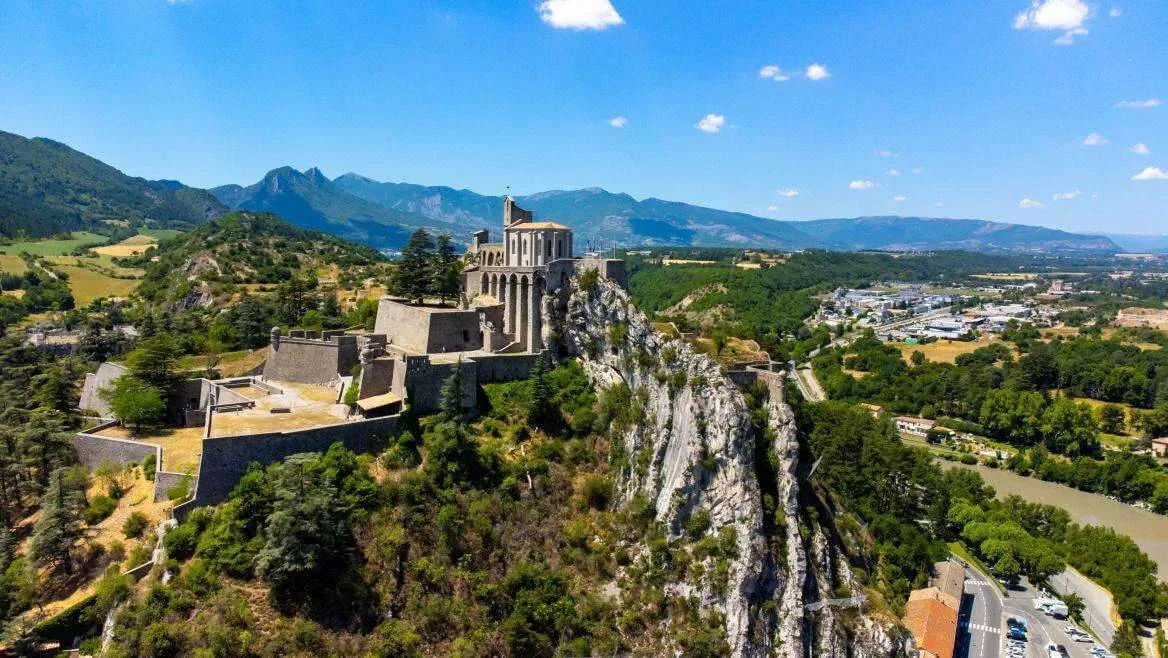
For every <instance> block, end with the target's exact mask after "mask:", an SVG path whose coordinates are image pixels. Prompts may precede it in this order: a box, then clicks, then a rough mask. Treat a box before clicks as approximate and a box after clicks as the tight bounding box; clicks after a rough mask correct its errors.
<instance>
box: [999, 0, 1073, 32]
mask: <svg viewBox="0 0 1168 658" xmlns="http://www.w3.org/2000/svg"><path fill="white" fill-rule="evenodd" d="M1090 15H1091V8H1090V7H1088V6H1087V3H1085V2H1083V0H1033V2H1031V3H1030V9H1029V10H1027V11H1023V12H1020V13H1019V14H1018V15H1017V16H1015V17H1014V29H1015V30H1026V29H1030V30H1073V29H1075V28H1077V27H1082V26H1083V21H1086V20H1087V18H1088V17H1089V16H1090Z"/></svg>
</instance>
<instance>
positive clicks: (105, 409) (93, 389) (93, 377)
mask: <svg viewBox="0 0 1168 658" xmlns="http://www.w3.org/2000/svg"><path fill="white" fill-rule="evenodd" d="M124 374H126V369H125V368H124V367H122V366H120V365H118V364H116V363H108V362H107V363H103V364H101V365H99V366H98V367H97V372H92V373H87V374H86V375H85V386H84V387H83V388H82V389H81V401H80V402H79V403H78V405H77V407H78V408H79V409H93V410H94V411H97V412H98V413H100V414H101V415H103V416H108V415H109V412H110V407H109V403H108V402H106V401H105V400H103V399H102V397H101V395H100V394H99V391H100V390H101V389H103V388H105V387H107V386H109V385H110V384H111V383H113V381H114V380H115V379H117V378H118V377H121V376H122V375H124Z"/></svg>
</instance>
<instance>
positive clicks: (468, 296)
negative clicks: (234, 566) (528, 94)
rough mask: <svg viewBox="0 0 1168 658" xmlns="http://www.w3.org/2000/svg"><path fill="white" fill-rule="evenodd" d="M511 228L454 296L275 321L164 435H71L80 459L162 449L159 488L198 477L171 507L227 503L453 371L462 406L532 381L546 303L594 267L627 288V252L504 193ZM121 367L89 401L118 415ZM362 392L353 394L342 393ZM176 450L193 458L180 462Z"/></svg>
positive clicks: (467, 260) (173, 406) (99, 381)
mask: <svg viewBox="0 0 1168 658" xmlns="http://www.w3.org/2000/svg"><path fill="white" fill-rule="evenodd" d="M502 238H503V239H502V241H501V242H490V235H489V232H488V231H487V230H485V229H484V230H479V231H476V232H474V234H473V237H472V240H471V243H470V244H469V245H468V248H467V252H466V254H465V256H464V260H463V264H464V267H463V271H462V280H461V291H460V295H459V299H458V302H457V304H455V305H442V304H434V303H421V304H416V303H408V302H406V301H404V300H401V299H395V298H392V297H388V296H387V297H383V298H381V299H380V300H379V302H378V309H377V317H376V321H375V324H374V328H373V331H371V332H367V331H356V330H336V331H317V330H311V329H290V330H289V331H287V332H286V333H285V332H283V331H282V330H281V329H280V328H279V327H273V328H272V331H271V347H270V349H269V352H268V355H267V358H266V360H265V361H264V362H263V364H262V365H260V366H258V367H257V368H255V369H254V370H252V371H251V373H250V374H249V375H247V376H244V377H237V378H233V379H218V380H211V379H206V378H196V379H190V380H187V381H185V382H183V383H182V384H181V385H180V386H179V387H178V388H177V389H176V391H174V392H173V393H172V394H171V396H170V399H169V400H168V404H167V406H168V416H169V418H168V422H169V423H170V424H171V425H173V426H175V428H174V429H173V431H172V433H171V434H170V435H169V436H167V437H165V438H160V439H158V440H156V441H149V442H142V441H136V440H133V439H132V438H131V437H129V436H128V433H127V432H126V431H125V428H123V427H121V426H120V424H119V423H117V422H116V421H112V420H111V421H108V422H105V423H102V424H100V425H97V426H96V427H92V428H90V429H87V430H86V431H84V432H81V433H79V434H78V435H77V436H76V438H75V439H74V443H75V445H76V446H77V450H78V454H79V456H80V458H81V461H82V462H83V463H85V464H86V465H89V466H91V467H94V466H96V465H97V464H98V463H100V462H102V461H110V460H112V461H115V462H119V463H124V464H128V463H141V462H142V461H143V460H144V459H145V458H146V456H147V455H155V458H156V460H157V462H156V463H157V464H158V474H159V475H158V479H157V480H156V485H155V497H156V498H158V497H159V496H160V495H162V493H163V492H165V491H166V487H168V486H172V485H173V484H174V483H175V482H178V481H181V480H182V478H184V477H185V478H187V479H189V480H190V481H191V482H192V488H191V494H192V497H191V499H190V500H188V501H185V502H182V503H180V504H179V505H177V506H176V507H175V515H176V516H180V517H181V516H183V515H185V514H186V513H187V512H188V511H189V510H190V509H191V508H193V507H194V506H198V505H206V504H214V503H217V502H220V501H222V500H224V499H225V498H226V496H227V495H228V494H229V493H230V491H231V488H232V487H233V486H234V484H235V482H236V481H238V479H239V477H241V476H242V475H243V473H244V472H245V471H246V468H247V465H248V464H249V463H250V462H253V461H254V462H260V463H263V464H266V463H271V462H274V461H279V460H282V459H283V458H284V457H286V456H288V455H291V454H295V453H298V452H308V451H315V450H323V449H326V448H327V447H328V446H329V445H330V444H331V443H333V442H335V441H340V442H342V443H344V444H345V445H346V446H347V447H349V448H350V449H353V450H357V451H365V450H369V449H372V446H373V443H374V442H375V438H376V437H384V436H391V435H393V434H396V432H397V426H398V419H399V417H400V414H401V412H402V411H403V409H404V407H405V405H407V404H408V405H409V406H410V407H411V408H412V409H416V410H419V411H423V412H425V411H433V410H435V409H437V407H438V404H439V401H440V398H441V389H442V386H443V384H444V383H445V382H446V381H447V380H448V379H449V378H450V376H451V375H452V374H453V373H454V371H455V370H456V369H457V370H459V371H460V373H461V375H462V377H461V379H462V386H463V391H462V392H463V404H464V406H465V407H467V408H468V409H471V408H473V407H474V406H475V404H476V401H477V397H478V388H479V385H480V384H483V383H488V382H504V381H513V380H518V379H524V378H526V377H528V376H529V374H530V372H531V369H532V367H533V366H534V364H535V361H536V360H537V359H544V358H547V356H546V351H547V350H546V348H547V346H548V345H549V343H550V339H551V337H552V334H553V331H552V328H551V327H550V326H549V322H548V318H549V317H551V306H552V303H553V300H555V299H556V298H557V297H564V296H565V295H567V293H568V289H569V286H570V282H571V280H572V278H573V277H576V276H579V275H581V274H583V273H585V272H588V271H595V272H597V274H598V276H600V277H603V278H606V279H609V280H611V281H613V282H614V283H617V284H619V285H621V286H623V285H624V281H625V269H624V261H623V260H618V259H606V258H603V257H602V256H600V255H595V254H589V255H585V256H576V255H575V252H574V245H573V237H572V230H571V229H570V228H568V227H567V226H564V225H562V224H558V223H556V222H552V221H536V220H535V218H534V217H533V214H532V213H531V212H530V211H527V210H524V209H522V208H520V207H519V206H518V205H516V204H515V201H514V199H512V198H511V197H507V198H506V199H505V200H504V203H503V236H502ZM124 373H125V369H124V368H123V367H122V366H120V365H118V364H114V363H105V364H102V366H101V367H100V368H98V370H97V372H95V373H91V374H89V375H87V376H86V381H85V387H84V389H83V392H82V398H81V407H82V408H84V409H90V410H92V411H94V412H96V413H97V414H98V415H100V416H109V413H110V410H109V405H108V403H107V402H106V401H105V400H104V399H102V397H101V396H100V395H99V394H98V393H99V391H100V390H101V389H103V388H105V387H107V386H109V385H110V383H111V382H112V381H113V380H115V379H117V378H118V377H120V376H122V375H123V374H124ZM354 389H355V390H356V404H355V405H353V406H350V405H348V404H345V403H344V400H345V399H346V395H347V394H348V395H349V398H350V401H351V400H352V397H353V396H352V393H351V391H353V390H354ZM168 453H173V454H176V455H177V454H187V453H189V454H194V455H196V456H197V457H196V459H195V460H194V462H195V463H183V464H180V463H175V462H176V459H177V458H171V456H170V454H168Z"/></svg>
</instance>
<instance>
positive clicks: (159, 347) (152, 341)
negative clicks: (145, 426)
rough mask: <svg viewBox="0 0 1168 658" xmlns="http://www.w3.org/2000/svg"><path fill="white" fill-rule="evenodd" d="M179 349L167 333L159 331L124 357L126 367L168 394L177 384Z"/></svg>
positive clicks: (163, 393) (131, 372) (132, 373)
mask: <svg viewBox="0 0 1168 658" xmlns="http://www.w3.org/2000/svg"><path fill="white" fill-rule="evenodd" d="M179 356H180V351H179V348H178V345H176V344H175V342H174V339H172V338H171V337H170V334H168V333H165V332H163V333H159V334H158V335H156V336H154V337H153V338H149V339H147V340H144V341H142V343H141V344H140V345H139V346H138V349H136V350H134V351H133V352H130V354H129V355H128V356H127V357H126V368H127V369H128V370H129V371H130V374H131V375H133V376H134V377H136V378H138V379H139V380H141V381H143V382H145V383H147V384H149V385H151V386H153V387H154V388H156V389H158V390H159V392H161V393H162V395H163V397H165V396H166V395H167V394H169V393H170V392H171V391H172V390H173V389H174V387H175V386H177V385H178V380H179V377H178V358H179Z"/></svg>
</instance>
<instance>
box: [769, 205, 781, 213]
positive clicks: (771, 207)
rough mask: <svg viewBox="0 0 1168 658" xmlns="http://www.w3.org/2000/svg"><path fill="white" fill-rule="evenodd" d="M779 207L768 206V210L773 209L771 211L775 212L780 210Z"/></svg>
mask: <svg viewBox="0 0 1168 658" xmlns="http://www.w3.org/2000/svg"><path fill="white" fill-rule="evenodd" d="M778 209H779V207H778V206H767V210H769V211H771V212H775V211H776V210H778Z"/></svg>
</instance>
